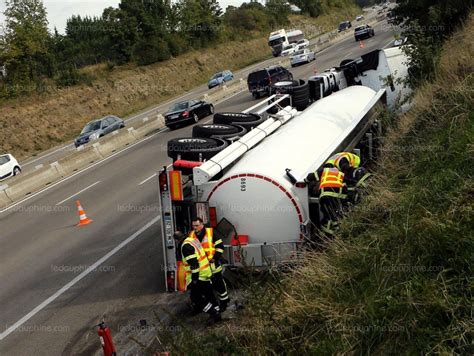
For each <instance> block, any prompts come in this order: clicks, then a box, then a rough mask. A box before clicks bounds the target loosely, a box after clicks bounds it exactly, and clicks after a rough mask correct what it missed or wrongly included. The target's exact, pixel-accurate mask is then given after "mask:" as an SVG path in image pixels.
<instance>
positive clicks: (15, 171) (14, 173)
mask: <svg viewBox="0 0 474 356" xmlns="http://www.w3.org/2000/svg"><path fill="white" fill-rule="evenodd" d="M18 173H20V170H19V169H18V168H15V169H14V170H13V175H14V176H16V175H17V174H18Z"/></svg>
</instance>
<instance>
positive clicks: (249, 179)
mask: <svg viewBox="0 0 474 356" xmlns="http://www.w3.org/2000/svg"><path fill="white" fill-rule="evenodd" d="M405 62H406V57H405V55H404V54H403V53H402V51H401V50H400V48H390V49H386V50H377V51H374V52H371V53H368V54H367V55H365V56H362V57H361V58H359V59H356V60H354V61H350V62H345V63H342V64H343V65H341V66H340V67H338V68H333V69H331V70H329V71H326V72H324V73H321V74H319V75H317V76H314V77H311V78H309V79H308V81H302V80H300V81H295V82H291V83H288V82H287V83H283V84H280V85H279V84H278V83H277V85H275V87H274V90H275V94H273V95H271V96H270V97H269V98H267V99H266V100H264V101H262V102H259V103H258V104H256V105H254V106H252V107H251V108H249V109H247V110H245V111H244V112H242V113H221V114H215V116H214V124H211V125H208V127H206V125H197V126H195V128H194V130H193V136H195V137H191V138H182V139H175V140H172V141H170V142H169V143H168V154H169V156H170V157H171V158H172V159H173V167H172V168H171V169H167V168H166V167H165V168H164V169H163V170H162V171H161V172H160V173H159V174H158V177H159V189H160V194H159V196H160V205H161V213H162V236H163V250H164V255H165V256H164V258H165V261H166V263H165V266H166V270H165V273H166V276H165V277H166V281H167V282H166V283H167V289H168V290H175V288H176V278H175V276H176V270H177V269H176V246H175V243H174V240H173V238H172V235H173V233H174V232H175V231H176V230H180V231H185V232H187V231H188V230H189V227H190V225H191V223H190V220H191V217H192V216H196V215H197V216H200V217H201V218H203V219H204V222H205V223H207V224H208V225H209V226H211V227H213V228H214V234H217V235H219V236H220V237H221V238H222V239H223V241H224V245H225V252H224V255H223V257H224V259H225V261H224V265H227V266H228V267H230V268H234V267H235V268H238V267H240V266H242V265H253V266H257V267H265V266H268V265H269V264H278V263H282V262H287V261H291V260H292V259H294V258H296V256H297V255H298V251H299V250H300V249H301V247H302V245H303V244H304V242H305V241H308V240H311V239H312V238H314V236H315V231H317V229H318V227H319V226H320V221H321V212H320V208H319V202H318V198H317V197H313V196H311V195H310V192H309V189H308V186H307V184H306V183H305V179H304V178H305V177H306V176H307V174H308V173H311V172H314V171H316V170H318V169H319V168H321V167H322V166H323V164H324V163H325V162H326V160H327V159H328V158H329V157H330V156H331V155H333V154H334V153H337V152H340V151H354V152H357V153H358V154H360V155H361V159H362V162H363V163H366V162H369V161H370V160H374V159H375V158H376V156H377V144H378V142H379V138H380V135H381V132H382V127H381V123H380V120H379V119H380V118H379V116H380V113H381V112H382V110H384V108H386V107H387V106H388V107H389V108H395V107H396V100H395V98H397V99H402V98H404V97H405V96H406V95H407V93H408V90H407V89H406V88H404V87H403V85H401V84H400V83H401V81H400V80H399V79H404V78H405V77H406V76H407V75H408V70H407V67H406V65H405ZM280 89H281V90H280ZM389 92H390V93H389ZM304 93H307V94H306V98H307V99H306V100H307V103H306V105H301V103H302V100H305V99H304ZM294 100H296V101H299V105H298V109H299V111H298V110H297V109H296V108H295V107H294V104H293V101H294ZM275 108H276V109H277V110H275Z"/></svg>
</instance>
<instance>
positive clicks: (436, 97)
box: [160, 14, 474, 355]
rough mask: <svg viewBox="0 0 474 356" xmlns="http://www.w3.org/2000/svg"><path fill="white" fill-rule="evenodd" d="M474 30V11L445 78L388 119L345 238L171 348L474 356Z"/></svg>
mask: <svg viewBox="0 0 474 356" xmlns="http://www.w3.org/2000/svg"><path fill="white" fill-rule="evenodd" d="M473 32H474V15H473V14H471V16H470V18H469V20H468V21H467V23H466V24H465V27H464V28H463V29H462V30H460V31H459V32H457V33H455V34H454V36H453V37H452V38H451V39H450V40H449V41H447V42H446V43H445V45H444V47H443V50H442V56H441V59H440V63H439V66H438V70H437V72H436V79H435V81H434V82H432V83H427V84H425V85H424V86H423V87H421V88H420V89H418V90H417V92H416V93H415V96H414V105H413V107H412V109H411V110H410V111H409V112H408V113H406V114H404V115H402V116H391V115H389V114H387V115H386V117H385V125H386V127H388V132H387V135H386V142H385V143H384V146H383V152H382V157H381V160H380V161H379V164H378V166H377V168H376V171H375V174H376V178H375V180H374V183H373V184H372V187H371V191H370V192H368V193H370V195H367V197H366V199H365V201H364V202H362V203H361V204H360V205H359V206H358V207H357V208H356V209H355V210H354V211H352V212H350V213H348V215H347V216H346V218H345V219H344V220H343V221H342V231H341V233H340V235H339V236H338V237H337V238H336V239H335V240H328V241H326V248H325V249H324V250H323V251H319V252H307V253H305V255H304V262H303V263H302V264H301V266H299V268H297V269H294V270H293V271H292V272H289V273H286V274H279V273H275V274H273V275H270V276H268V278H267V282H266V283H263V282H262V281H261V280H259V279H253V278H252V277H249V278H248V280H247V282H248V283H247V286H246V287H247V288H246V295H247V296H246V298H245V299H246V304H247V305H246V308H245V309H244V310H243V311H240V312H237V317H236V318H232V319H231V320H229V321H226V322H225V323H222V324H220V325H219V326H217V327H215V328H214V329H213V331H212V333H210V332H209V330H208V329H206V330H205V331H203V333H202V334H201V335H198V336H192V335H195V334H194V332H195V328H194V327H192V326H189V327H188V328H189V329H187V328H186V329H185V330H184V331H183V332H182V333H179V334H178V335H165V336H166V337H167V338H166V342H162V346H163V349H165V350H169V349H174V350H179V352H180V353H184V354H185V353H187V352H191V350H193V347H194V345H196V344H199V345H201V349H202V350H208V349H209V348H211V349H212V350H215V351H216V352H217V353H219V352H223V353H227V354H231V353H235V354H247V353H251V354H315V355H331V354H376V355H392V354H396V355H417V354H418V355H419V354H464V355H468V354H471V355H472V354H473V353H474V344H473V337H474V321H473V320H474V319H473V318H472V316H473V309H472V308H473V291H474V289H473V288H474V278H473V276H474V274H473V266H474V234H473V226H472V211H473V207H474V199H473V198H474V188H473V187H474V180H473V178H474V168H473V167H474V159H473V157H474V156H473V147H474V146H473V139H474V111H473V107H474V105H473V102H474V100H473V99H474V97H473V94H474V92H473V88H474V75H473V73H474V70H473V69H474V61H473V56H472V53H474V44H473V42H472V38H471V37H472V36H471V35H472V33H473ZM453 54H455V55H453ZM234 298H235V294H234ZM190 328H193V330H192V332H191V330H190ZM165 336H163V335H160V337H161V340H163V338H164V337H165Z"/></svg>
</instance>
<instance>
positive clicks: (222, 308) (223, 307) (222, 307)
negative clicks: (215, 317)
mask: <svg viewBox="0 0 474 356" xmlns="http://www.w3.org/2000/svg"><path fill="white" fill-rule="evenodd" d="M229 302H230V299H229V298H227V299H224V300H221V302H220V305H219V306H220V312H221V313H223V312H225V311H226V309H227V305H229Z"/></svg>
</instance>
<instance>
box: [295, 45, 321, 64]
mask: <svg viewBox="0 0 474 356" xmlns="http://www.w3.org/2000/svg"><path fill="white" fill-rule="evenodd" d="M315 59H316V54H315V53H314V52H313V51H310V50H309V49H308V48H305V49H300V50H299V51H296V52H295V53H293V55H292V56H291V57H290V64H291V66H292V67H295V66H297V65H299V64H304V63H309V62H311V61H314V60H315Z"/></svg>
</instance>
